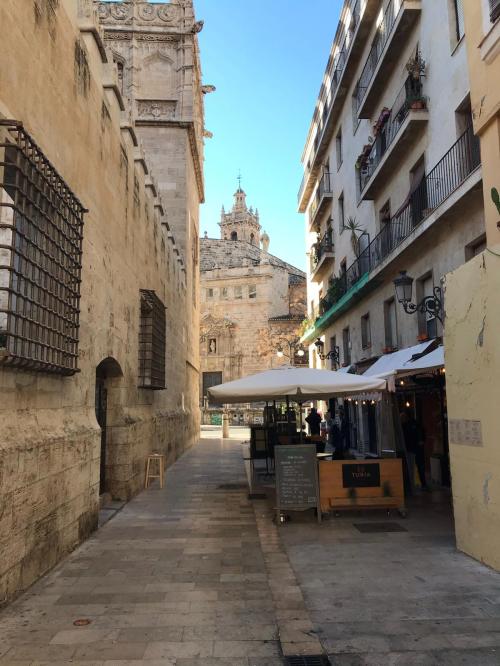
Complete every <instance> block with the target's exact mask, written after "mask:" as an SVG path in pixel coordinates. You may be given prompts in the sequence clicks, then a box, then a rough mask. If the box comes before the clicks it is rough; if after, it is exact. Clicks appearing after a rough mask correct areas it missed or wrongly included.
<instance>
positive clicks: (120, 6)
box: [111, 2, 132, 21]
mask: <svg viewBox="0 0 500 666" xmlns="http://www.w3.org/2000/svg"><path fill="white" fill-rule="evenodd" d="M131 10H132V7H131V5H128V4H125V3H124V2H120V3H117V4H114V3H113V4H112V5H111V16H112V17H113V18H114V19H116V20H117V21H124V20H125V19H128V18H129V17H130V15H131V13H132V12H131Z"/></svg>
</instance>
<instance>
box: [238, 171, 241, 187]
mask: <svg viewBox="0 0 500 666" xmlns="http://www.w3.org/2000/svg"><path fill="white" fill-rule="evenodd" d="M238 189H239V190H241V169H240V171H239V173H238Z"/></svg>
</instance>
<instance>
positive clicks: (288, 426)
mask: <svg viewBox="0 0 500 666" xmlns="http://www.w3.org/2000/svg"><path fill="white" fill-rule="evenodd" d="M286 426H287V427H286V430H287V433H286V434H287V435H289V434H290V398H289V396H286Z"/></svg>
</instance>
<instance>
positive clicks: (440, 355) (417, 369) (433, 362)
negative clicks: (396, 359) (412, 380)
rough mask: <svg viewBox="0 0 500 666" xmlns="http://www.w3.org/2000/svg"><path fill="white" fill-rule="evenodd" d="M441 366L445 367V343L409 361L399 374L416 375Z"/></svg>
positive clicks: (432, 370)
mask: <svg viewBox="0 0 500 666" xmlns="http://www.w3.org/2000/svg"><path fill="white" fill-rule="evenodd" d="M440 368H444V347H443V345H441V346H439V347H437V348H436V349H434V350H433V351H431V352H429V353H428V354H425V355H424V356H421V357H420V358H418V359H416V360H414V361H408V362H407V363H405V365H404V368H401V370H400V371H399V373H398V374H406V375H416V374H418V373H422V372H434V371H435V370H439V369H440Z"/></svg>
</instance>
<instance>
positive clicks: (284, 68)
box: [195, 0, 341, 268]
mask: <svg viewBox="0 0 500 666" xmlns="http://www.w3.org/2000/svg"><path fill="white" fill-rule="evenodd" d="M340 6H341V1H340V0H307V1H305V0H300V1H299V0H253V2H248V1H246V0H195V8H196V14H197V18H198V19H203V20H204V21H205V26H204V28H203V31H202V32H201V33H200V35H199V40H200V50H201V57H202V67H203V81H204V83H206V84H213V85H215V86H216V87H217V92H215V93H212V94H210V95H207V96H206V97H205V102H206V127H207V129H208V130H209V131H211V132H213V134H214V137H213V139H207V140H206V144H205V148H206V153H205V158H206V160H205V179H206V203H205V205H204V206H202V210H201V225H200V231H201V234H203V232H204V231H205V230H207V231H208V235H209V236H210V237H215V238H219V227H218V222H219V219H220V209H221V205H222V204H224V205H225V207H226V209H228V208H229V207H230V206H231V205H232V200H233V197H232V195H233V193H234V192H235V190H236V187H237V181H236V177H237V175H238V170H239V169H241V173H242V176H243V179H242V187H243V189H244V190H245V192H246V193H247V202H248V204H249V205H253V206H254V207H258V209H259V213H260V220H261V224H262V226H263V228H264V229H265V230H266V231H267V232H268V234H269V235H270V237H271V245H270V248H269V250H270V252H272V253H273V254H276V255H277V256H279V257H280V258H282V259H285V260H287V261H289V262H290V263H292V264H294V265H296V266H299V267H301V268H304V267H305V259H306V258H305V244H304V220H303V215H300V214H298V213H297V191H298V189H299V185H300V181H301V179H302V170H301V165H300V156H301V153H302V149H303V146H304V142H305V139H306V135H307V131H308V128H309V123H310V121H311V117H312V113H313V110H314V104H315V101H316V97H317V94H318V92H319V88H320V85H321V80H322V76H323V72H324V70H325V66H326V62H327V60H328V54H329V51H330V46H331V41H332V39H333V36H334V34H335V30H336V27H337V22H338V17H339V12H340Z"/></svg>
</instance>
